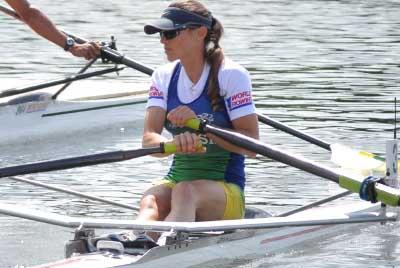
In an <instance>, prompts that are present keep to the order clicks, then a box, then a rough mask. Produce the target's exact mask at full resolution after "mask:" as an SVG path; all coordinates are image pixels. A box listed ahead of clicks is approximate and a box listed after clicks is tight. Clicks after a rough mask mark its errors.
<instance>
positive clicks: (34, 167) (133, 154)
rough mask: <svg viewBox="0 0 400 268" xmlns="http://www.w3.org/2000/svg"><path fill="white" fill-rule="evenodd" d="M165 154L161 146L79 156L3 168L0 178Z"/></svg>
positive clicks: (0, 171)
mask: <svg viewBox="0 0 400 268" xmlns="http://www.w3.org/2000/svg"><path fill="white" fill-rule="evenodd" d="M163 152H164V148H163V147H161V146H160V147H150V148H141V149H136V150H127V151H116V152H108V153H100V154H93V155H85V156H78V157H72V158H66V159H59V160H51V161H44V162H37V163H31V164H25V165H19V166H12V167H6V168H2V169H0V178H4V177H10V176H17V175H24V174H31V173H38V172H47V171H55V170H63V169H69V168H76V167H83V166H91V165H98V164H105V163H112V162H118V161H124V160H129V159H133V158H137V157H141V156H146V155H150V154H156V153H163Z"/></svg>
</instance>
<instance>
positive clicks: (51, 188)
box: [8, 177, 139, 211]
mask: <svg viewBox="0 0 400 268" xmlns="http://www.w3.org/2000/svg"><path fill="white" fill-rule="evenodd" d="M8 179H10V180H14V181H18V182H25V183H28V184H31V185H35V186H39V187H43V188H46V189H50V190H54V191H57V192H62V193H67V194H70V195H75V196H78V197H83V198H87V199H90V200H94V201H99V202H102V203H106V204H110V205H114V206H117V207H122V208H127V209H132V210H135V211H139V208H138V207H135V206H132V205H128V204H124V203H120V202H116V201H113V200H109V199H106V198H103V197H98V196H95V195H88V194H84V193H81V192H77V191H73V190H71V189H66V188H61V187H57V186H54V185H50V184H46V183H41V182H37V181H34V180H29V179H24V178H18V177H8Z"/></svg>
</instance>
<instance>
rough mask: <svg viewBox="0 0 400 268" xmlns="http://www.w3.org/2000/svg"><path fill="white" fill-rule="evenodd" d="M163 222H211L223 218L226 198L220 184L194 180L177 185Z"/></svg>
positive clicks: (173, 190)
mask: <svg viewBox="0 0 400 268" xmlns="http://www.w3.org/2000/svg"><path fill="white" fill-rule="evenodd" d="M171 195H172V196H171V208H170V213H169V214H168V216H167V217H166V218H165V221H211V220H220V219H222V218H223V215H224V211H225V206H226V196H225V191H224V187H223V185H222V184H221V183H219V182H217V181H211V180H195V181H185V182H180V183H178V184H177V185H176V186H175V187H174V188H173V189H172V194H171Z"/></svg>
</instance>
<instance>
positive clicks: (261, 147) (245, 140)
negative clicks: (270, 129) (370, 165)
mask: <svg viewBox="0 0 400 268" xmlns="http://www.w3.org/2000/svg"><path fill="white" fill-rule="evenodd" d="M186 126H187V127H190V128H192V129H195V130H199V131H200V132H205V133H211V134H214V135H216V136H218V137H220V138H222V139H224V140H225V141H228V142H230V143H232V144H234V145H236V146H239V147H242V148H244V149H246V150H249V151H253V152H255V153H257V154H261V155H263V156H266V157H269V158H271V159H273V160H276V161H279V162H282V163H284V164H287V165H289V166H292V167H295V168H298V169H301V170H303V171H306V172H308V173H311V174H314V175H316V176H319V177H322V178H325V179H328V180H331V181H333V182H336V183H338V184H339V185H340V186H341V187H343V188H345V189H347V190H350V191H352V192H354V193H359V192H360V190H362V191H363V187H362V186H363V185H365V184H364V182H368V181H364V179H363V178H360V177H358V178H357V177H354V176H352V177H347V176H344V175H341V174H339V173H337V172H336V171H334V170H332V169H330V168H328V167H325V166H323V165H321V164H318V163H315V162H313V161H309V160H307V159H304V158H302V157H299V156H295V155H293V154H290V153H285V152H283V151H280V150H278V149H276V148H274V147H273V146H270V145H267V144H265V143H262V142H260V141H258V140H256V139H253V138H251V137H248V136H245V135H243V134H240V133H236V132H232V131H229V130H225V129H221V128H218V127H215V126H212V125H208V124H207V123H205V122H202V121H200V120H199V119H190V120H188V121H187V122H186ZM373 187H374V190H375V193H376V196H374V197H373V198H374V199H375V198H376V200H378V201H381V202H383V203H385V204H387V205H391V206H400V191H399V190H398V189H393V188H391V187H388V186H386V185H383V184H381V183H376V184H374V185H373ZM370 197H371V196H370ZM370 200H372V199H370Z"/></svg>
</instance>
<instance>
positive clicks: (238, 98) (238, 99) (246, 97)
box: [226, 91, 253, 111]
mask: <svg viewBox="0 0 400 268" xmlns="http://www.w3.org/2000/svg"><path fill="white" fill-rule="evenodd" d="M226 102H227V104H228V108H229V110H230V111H232V110H235V109H238V108H240V107H243V106H246V105H251V104H252V103H253V99H252V98H251V92H250V91H243V92H240V93H237V94H235V95H233V96H231V97H229V98H228V99H227V100H226Z"/></svg>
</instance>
